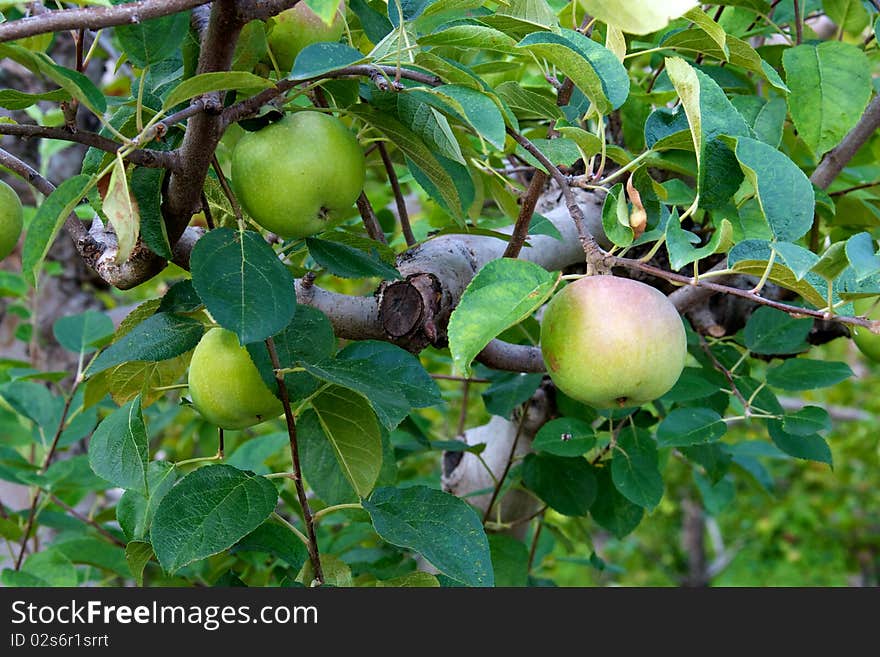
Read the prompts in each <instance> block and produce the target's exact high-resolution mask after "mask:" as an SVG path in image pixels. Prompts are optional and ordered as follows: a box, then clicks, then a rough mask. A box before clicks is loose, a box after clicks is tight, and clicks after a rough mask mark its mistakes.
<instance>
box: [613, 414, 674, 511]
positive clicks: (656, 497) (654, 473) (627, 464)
mask: <svg viewBox="0 0 880 657" xmlns="http://www.w3.org/2000/svg"><path fill="white" fill-rule="evenodd" d="M611 477H612V480H613V481H614V485H615V486H616V487H617V490H618V491H620V493H621V494H622V495H623V496H624V497H626V498H627V499H628V500H629V501H630V502H632V503H634V504H638V505H639V506H641V507H643V508H645V509H648V510H650V509H653V508H654V507H656V506H657V505H658V504H660V500H661V498H662V497H663V477H662V476H661V475H660V468H659V460H658V455H657V445H656V443H655V442H654V440H653V439H652V438H651V435H650V434H648V433H647V432H646V431H644V430H640V429H635V428H631V429H629V428H627V429H623V430H622V431H621V432H620V435H619V436H618V439H617V448H616V449H615V450H614V457H613V458H612V460H611Z"/></svg>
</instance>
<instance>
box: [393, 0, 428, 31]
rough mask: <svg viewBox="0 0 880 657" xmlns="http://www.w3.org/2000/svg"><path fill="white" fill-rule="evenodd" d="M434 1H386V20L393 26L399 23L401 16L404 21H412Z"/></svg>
mask: <svg viewBox="0 0 880 657" xmlns="http://www.w3.org/2000/svg"><path fill="white" fill-rule="evenodd" d="M434 2H436V0H392V2H389V3H388V20H390V21H391V24H392V25H394V27H397V26H398V25H400V22H401V18H402V19H403V21H404V22H407V21H413V20H415V19H416V18H418V17H419V16H421V15H422V12H424V11H425V9H426V8H428V7H429V6H430V5H432V4H434ZM398 3H399V4H398Z"/></svg>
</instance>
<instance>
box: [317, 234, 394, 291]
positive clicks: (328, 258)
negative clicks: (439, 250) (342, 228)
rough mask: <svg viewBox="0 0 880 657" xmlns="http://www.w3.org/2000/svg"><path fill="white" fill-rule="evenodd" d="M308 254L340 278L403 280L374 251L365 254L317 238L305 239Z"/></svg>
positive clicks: (358, 250)
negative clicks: (375, 277) (373, 277)
mask: <svg viewBox="0 0 880 657" xmlns="http://www.w3.org/2000/svg"><path fill="white" fill-rule="evenodd" d="M306 246H308V248H309V254H310V255H311V256H312V258H314V260H315V262H316V263H318V265H319V266H321V267H323V268H324V269H326V270H327V271H329V272H330V273H331V274H334V275H335V276H339V277H341V278H366V277H371V276H378V277H379V278H382V279H383V280H400V279H401V278H403V277H402V276H401V275H400V272H398V271H397V270H396V269H395V268H394V267H391V266H390V265H387V264H385V262H384V261H383V260H382V258H381V257H380V256H379V253H378V252H377V251H376V250H375V249H374V250H373V252H372V253H367V252H365V251H362V250H361V249H357V248H355V247H353V246H348V245H347V244H341V243H340V242H331V241H329V240H322V239H319V238H317V237H307V238H306Z"/></svg>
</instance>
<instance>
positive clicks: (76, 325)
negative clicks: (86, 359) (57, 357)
mask: <svg viewBox="0 0 880 657" xmlns="http://www.w3.org/2000/svg"><path fill="white" fill-rule="evenodd" d="M114 330H115V329H114V327H113V320H112V319H110V317H109V316H108V315H106V314H104V313H101V312H98V311H96V310H87V311H85V312H84V313H78V314H76V315H66V316H64V317H59V318H58V319H57V320H55V323H54V324H53V325H52V333H53V335H54V336H55V339H56V340H57V341H58V344H60V345H61V346H62V347H64V348H65V349H67V350H68V351H72V352H73V353H75V354H90V353H92V352H93V351H95V349H97V347H98V345H100V344H101V343H103V342H104V341H105V340H107V339H108V338H109V337H111V336H112V335H113V331H114Z"/></svg>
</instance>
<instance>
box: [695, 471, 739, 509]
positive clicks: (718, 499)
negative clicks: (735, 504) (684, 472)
mask: <svg viewBox="0 0 880 657" xmlns="http://www.w3.org/2000/svg"><path fill="white" fill-rule="evenodd" d="M693 477H694V483H695V484H696V485H697V490H698V491H700V497H702V498H703V506H704V507H705V508H706V511H707V512H708V513H709V515H713V516H717V515H718V514H719V513H721V512H722V511H723V510H724V509H725V507H727V506H728V505H729V504H730V503H731V502H732V501H733V498H734V496H735V495H736V488H735V487H734V485H733V482H732V481H730V480H729V479H719V480H718V481H716V482H712V481H710V480H709V478H708V477H706V476H704V475H702V474H701V473H699V472H697V471H696V470H694V471H693Z"/></svg>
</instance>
